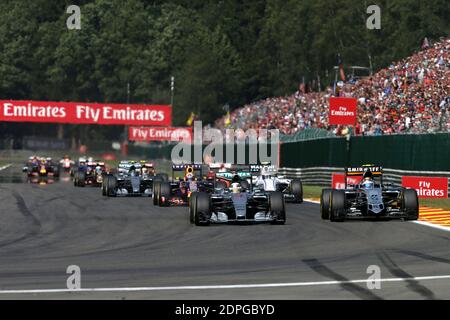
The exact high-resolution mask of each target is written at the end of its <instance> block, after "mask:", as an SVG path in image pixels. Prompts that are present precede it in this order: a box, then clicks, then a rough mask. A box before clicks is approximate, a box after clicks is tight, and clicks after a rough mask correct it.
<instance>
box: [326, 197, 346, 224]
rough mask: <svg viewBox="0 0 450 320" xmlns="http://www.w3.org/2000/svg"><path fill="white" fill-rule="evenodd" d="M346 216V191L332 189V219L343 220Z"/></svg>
mask: <svg viewBox="0 0 450 320" xmlns="http://www.w3.org/2000/svg"><path fill="white" fill-rule="evenodd" d="M344 218H345V191H344V190H332V191H331V195H330V221H332V222H342V221H344Z"/></svg>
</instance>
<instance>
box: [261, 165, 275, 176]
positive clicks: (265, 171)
mask: <svg viewBox="0 0 450 320" xmlns="http://www.w3.org/2000/svg"><path fill="white" fill-rule="evenodd" d="M273 175H274V173H273V172H272V170H271V168H270V167H268V166H264V167H262V168H261V176H262V178H263V179H269V178H271V177H272V176H273Z"/></svg>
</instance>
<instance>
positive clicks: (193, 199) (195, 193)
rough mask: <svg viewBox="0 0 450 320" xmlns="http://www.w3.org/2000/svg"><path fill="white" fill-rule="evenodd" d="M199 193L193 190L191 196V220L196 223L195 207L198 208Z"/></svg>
mask: <svg viewBox="0 0 450 320" xmlns="http://www.w3.org/2000/svg"><path fill="white" fill-rule="evenodd" d="M197 195H198V192H192V193H191V196H190V197H189V222H190V223H191V224H194V223H195V208H196V205H197V203H196V201H197Z"/></svg>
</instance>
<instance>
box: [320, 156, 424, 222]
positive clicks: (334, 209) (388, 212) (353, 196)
mask: <svg viewBox="0 0 450 320" xmlns="http://www.w3.org/2000/svg"><path fill="white" fill-rule="evenodd" d="M347 177H359V178H360V182H359V183H357V184H355V185H350V184H348V183H347ZM320 212H321V216H322V219H324V220H328V219H329V220H330V221H344V220H345V219H349V218H403V219H405V220H417V219H418V218H419V201H418V197H417V192H416V190H415V189H408V188H404V187H394V186H392V185H388V184H384V183H383V169H382V167H380V166H373V165H364V166H361V167H353V168H346V169H345V189H344V190H337V189H323V190H322V195H321V198H320Z"/></svg>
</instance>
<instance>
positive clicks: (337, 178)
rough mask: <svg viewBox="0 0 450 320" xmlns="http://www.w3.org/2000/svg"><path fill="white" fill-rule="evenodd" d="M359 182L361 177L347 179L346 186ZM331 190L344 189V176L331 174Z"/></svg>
mask: <svg viewBox="0 0 450 320" xmlns="http://www.w3.org/2000/svg"><path fill="white" fill-rule="evenodd" d="M360 182H361V177H348V176H347V184H358V183H360ZM331 188H333V189H345V174H343V173H333V175H332V180H331Z"/></svg>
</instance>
